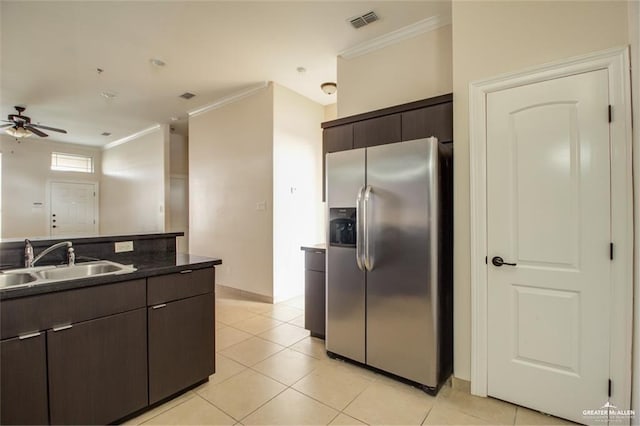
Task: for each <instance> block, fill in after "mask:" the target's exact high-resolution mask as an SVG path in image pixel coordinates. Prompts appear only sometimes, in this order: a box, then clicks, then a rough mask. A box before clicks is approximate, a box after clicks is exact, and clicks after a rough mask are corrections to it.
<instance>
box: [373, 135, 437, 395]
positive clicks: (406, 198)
mask: <svg viewBox="0 0 640 426" xmlns="http://www.w3.org/2000/svg"><path fill="white" fill-rule="evenodd" d="M367 188H368V189H369V191H367V192H368V201H367V203H368V204H367V206H366V215H367V229H366V232H365V234H366V236H365V240H366V241H367V247H366V248H365V252H368V258H367V259H366V263H367V265H368V268H369V269H370V272H368V273H367V307H366V309H367V337H366V339H367V364H369V365H371V366H373V367H376V368H379V369H381V370H384V371H387V372H390V373H393V374H396V375H398V376H401V377H404V378H407V379H410V380H413V381H415V382H418V383H421V384H423V385H427V386H432V387H435V386H437V379H438V377H437V365H438V347H437V342H438V335H437V333H438V331H437V330H438V327H437V318H438V305H437V301H438V294H437V291H438V287H437V285H438V279H437V278H438V271H437V266H438V262H437V247H438V241H437V238H438V237H437V236H438V233H437V231H436V230H437V229H438V221H439V218H438V142H437V140H436V139H435V138H428V139H419V140H415V141H408V142H401V143H396V144H389V145H380V146H376V147H371V148H368V150H367Z"/></svg>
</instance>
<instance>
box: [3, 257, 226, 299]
mask: <svg viewBox="0 0 640 426" xmlns="http://www.w3.org/2000/svg"><path fill="white" fill-rule="evenodd" d="M120 263H123V264H127V265H131V264H133V266H134V267H135V268H137V270H136V271H135V272H131V273H127V274H121V275H103V276H99V277H90V278H82V279H76V280H67V281H56V282H51V283H42V284H36V285H32V286H28V285H25V286H19V287H18V286H16V287H5V288H3V289H0V300H7V299H14V298H17V297H25V296H33V295H36V294H43V293H52V292H56V291H62V290H70V289H75V288H82V287H91V286H95V285H101V284H109V283H116V282H121V281H130V280H136V279H141V278H147V277H153V276H156V275H165V274H171V273H175V272H180V271H183V270H185V269H203V268H209V267H212V266H215V265H221V264H222V260H221V259H213V258H209V257H203V256H196V255H193V254H188V253H177V254H173V255H169V256H167V255H162V254H161V255H153V256H151V255H148V256H137V257H136V258H134V259H132V261H131V262H128V263H126V262H120Z"/></svg>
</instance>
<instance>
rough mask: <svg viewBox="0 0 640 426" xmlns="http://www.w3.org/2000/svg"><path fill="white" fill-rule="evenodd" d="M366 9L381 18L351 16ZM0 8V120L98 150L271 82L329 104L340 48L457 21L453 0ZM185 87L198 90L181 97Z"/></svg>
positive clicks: (5, 4) (12, 4)
mask: <svg viewBox="0 0 640 426" xmlns="http://www.w3.org/2000/svg"><path fill="white" fill-rule="evenodd" d="M370 10H374V11H375V12H376V13H377V14H378V15H379V16H380V18H381V19H380V21H378V22H374V23H372V24H370V25H368V26H366V27H363V28H360V29H358V30H356V29H354V28H353V27H351V25H350V24H349V23H348V18H350V17H353V16H356V15H360V14H363V13H366V12H368V11H370ZM0 14H1V17H0V22H1V29H0V35H1V49H2V50H1V51H0V55H1V64H0V71H1V74H0V79H1V90H2V91H1V92H0V102H1V105H0V108H1V110H0V114H1V115H2V119H4V118H5V117H6V116H7V114H12V113H14V109H13V106H14V105H26V106H27V111H26V113H25V114H26V115H28V116H30V117H31V118H32V120H33V122H36V123H38V122H39V123H41V124H44V125H48V126H52V127H60V128H64V129H66V130H68V132H69V134H68V135H60V134H58V133H54V132H48V133H49V135H50V136H49V139H53V140H58V141H62V142H71V143H78V144H86V145H96V146H100V145H104V144H107V143H109V142H112V141H115V140H118V139H121V138H123V137H126V136H128V135H131V134H133V133H136V132H139V131H141V130H143V129H146V128H148V127H150V126H153V125H154V124H156V123H171V121H170V117H180V118H181V119H183V120H185V119H186V116H187V112H188V111H191V110H194V109H197V108H198V107H201V106H204V105H207V104H210V103H212V102H214V101H216V100H218V99H221V98H224V97H226V96H229V95H230V94H233V93H236V92H238V91H241V90H243V89H245V88H247V87H251V86H254V85H255V84H257V83H260V82H264V81H274V82H276V83H278V84H280V85H282V86H285V87H288V88H289V89H291V90H294V91H296V92H298V93H300V94H302V95H304V96H306V97H308V98H310V99H312V100H314V101H316V102H318V103H320V104H323V105H326V104H330V103H334V102H336V95H332V96H328V95H326V94H324V93H323V92H322V91H321V90H320V84H321V83H323V82H325V81H336V57H337V55H338V53H339V52H341V51H343V50H345V49H347V48H350V47H353V46H355V45H357V44H359V43H362V42H365V41H367V40H370V39H372V38H375V37H378V36H381V35H384V34H387V33H389V32H391V31H394V30H397V29H399V28H402V27H405V26H407V25H410V24H412V23H415V22H417V21H420V20H422V19H425V18H428V17H431V16H438V15H439V16H440V17H442V18H443V19H450V14H451V5H450V1H433V0H431V1H407V2H404V1H386V2H372V1H349V2H348V1H340V2H329V1H300V0H299V1H285V2H271V1H258V2H246V1H194V2H186V1H139V2H133V1H103V2H96V1H69V2H60V1H6V0H3V1H2V2H1V3H0ZM151 58H159V59H162V60H163V61H165V62H166V64H167V65H166V66H165V67H163V68H157V67H154V66H153V65H151V63H150V59H151ZM299 66H302V67H305V68H306V70H307V71H306V73H304V74H300V73H298V72H297V71H296V68H297V67H299ZM97 68H102V69H103V70H104V72H103V73H101V74H99V73H98V72H97V70H96V69H97ZM338 90H339V88H338ZM186 91H188V92H192V93H195V94H196V95H197V96H196V97H195V98H193V99H191V100H184V99H181V98H179V97H178V95H180V94H182V93H184V92H186ZM101 92H111V93H114V94H116V95H117V96H116V97H115V98H114V99H110V100H107V99H105V98H103V97H102V96H100V93H101ZM183 127H184V126H183ZM105 131H106V132H111V134H112V135H111V136H109V137H104V136H101V135H100V133H102V132H105ZM32 137H36V136H32Z"/></svg>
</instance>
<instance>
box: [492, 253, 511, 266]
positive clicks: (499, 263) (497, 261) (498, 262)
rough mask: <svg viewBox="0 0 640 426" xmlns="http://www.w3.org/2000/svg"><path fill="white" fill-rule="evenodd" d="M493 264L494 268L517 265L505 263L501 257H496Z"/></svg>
mask: <svg viewBox="0 0 640 426" xmlns="http://www.w3.org/2000/svg"><path fill="white" fill-rule="evenodd" d="M491 263H493V266H498V267H500V266H502V265H509V266H516V264H515V263H508V262H505V261H504V260H503V259H502V258H501V257H500V256H494V257H493V259H491Z"/></svg>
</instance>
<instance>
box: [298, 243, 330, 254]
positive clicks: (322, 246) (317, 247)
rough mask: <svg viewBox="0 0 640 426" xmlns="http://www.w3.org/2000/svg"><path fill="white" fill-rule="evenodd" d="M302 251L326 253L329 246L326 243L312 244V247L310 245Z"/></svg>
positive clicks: (303, 247)
mask: <svg viewBox="0 0 640 426" xmlns="http://www.w3.org/2000/svg"><path fill="white" fill-rule="evenodd" d="M300 250H302V251H321V252H325V251H326V250H327V245H326V244H325V243H320V244H311V245H308V246H302V247H300Z"/></svg>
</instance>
